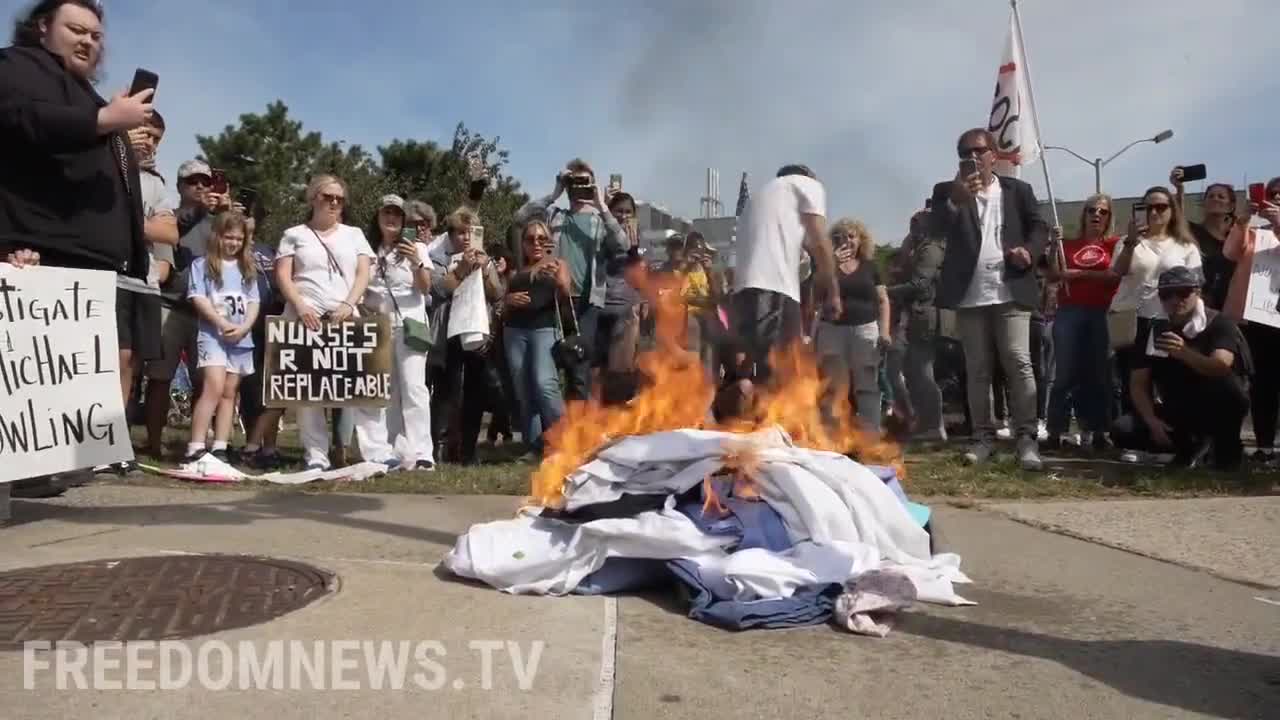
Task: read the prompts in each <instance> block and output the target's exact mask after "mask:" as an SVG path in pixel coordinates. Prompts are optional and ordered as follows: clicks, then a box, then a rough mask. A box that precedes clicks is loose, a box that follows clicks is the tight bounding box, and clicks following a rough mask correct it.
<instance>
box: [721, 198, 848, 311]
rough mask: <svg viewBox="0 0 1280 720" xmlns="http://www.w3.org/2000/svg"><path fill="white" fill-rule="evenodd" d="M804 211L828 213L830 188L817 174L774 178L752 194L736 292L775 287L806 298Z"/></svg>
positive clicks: (741, 236) (742, 232)
mask: <svg viewBox="0 0 1280 720" xmlns="http://www.w3.org/2000/svg"><path fill="white" fill-rule="evenodd" d="M802 214H804V215H820V216H822V217H826V215H827V191H826V190H825V189H824V188H823V187H822V183H820V182H818V181H817V180H814V179H813V178H810V177H805V176H803V175H788V176H786V177H780V178H774V179H773V180H770V181H769V182H768V183H766V184H765V186H764V187H763V188H761V189H760V192H759V193H757V194H754V195H752V196H751V199H750V201H748V204H747V209H746V212H745V213H744V214H743V217H742V221H741V223H740V225H739V227H738V248H737V253H738V261H737V268H736V269H735V270H734V278H735V285H734V290H746V289H748V288H756V289H759V290H772V291H773V292H777V293H781V294H783V295H786V296H787V297H789V298H791V299H792V300H795V301H796V302H800V259H801V258H802V257H803V256H804V240H805V237H804V236H805V232H804V224H803V223H802V222H801V221H800V216H801V215H802Z"/></svg>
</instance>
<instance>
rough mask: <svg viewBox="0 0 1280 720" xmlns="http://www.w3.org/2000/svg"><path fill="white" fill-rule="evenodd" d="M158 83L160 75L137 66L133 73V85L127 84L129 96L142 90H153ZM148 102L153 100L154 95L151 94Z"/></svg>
mask: <svg viewBox="0 0 1280 720" xmlns="http://www.w3.org/2000/svg"><path fill="white" fill-rule="evenodd" d="M159 84H160V76H159V75H157V74H155V73H153V72H151V71H150V70H143V69H142V68H138V69H137V70H135V71H134V73H133V85H130V86H129V96H130V97H132V96H134V95H137V94H138V93H140V92H142V91H143V90H154V89H156V86H157V85H159ZM150 102H155V95H152V96H151V100H150Z"/></svg>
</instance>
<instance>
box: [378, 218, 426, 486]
mask: <svg viewBox="0 0 1280 720" xmlns="http://www.w3.org/2000/svg"><path fill="white" fill-rule="evenodd" d="M369 236H370V237H376V238H378V247H377V250H376V257H375V258H374V260H373V273H372V277H370V278H369V289H368V292H366V293H365V297H364V305H365V307H366V308H367V309H368V310H369V311H370V312H371V313H382V314H384V315H388V316H390V318H391V342H392V345H391V347H392V358H393V363H392V367H391V402H390V403H389V405H388V407H387V408H385V410H383V411H381V412H379V413H378V415H379V418H378V421H379V422H385V423H386V426H387V436H388V438H389V439H390V442H391V444H392V446H393V447H394V448H395V451H396V454H397V455H398V456H399V457H400V458H401V461H402V462H403V463H404V464H406V465H408V466H410V467H412V468H414V469H417V470H434V469H435V457H434V453H433V451H432V443H431V392H430V390H428V389H427V381H426V378H427V353H426V349H425V348H424V346H423V345H422V342H423V338H425V337H426V335H425V334H424V333H427V334H429V332H430V331H429V328H428V326H427V322H428V318H427V300H426V298H427V293H428V292H430V291H431V263H430V262H429V261H428V260H427V246H426V245H425V244H424V243H422V242H419V241H418V233H417V230H416V229H414V228H407V227H405V203H404V199H403V198H401V197H400V196H398V195H385V196H383V198H382V202H381V203H380V205H379V208H378V212H377V213H376V214H375V215H374V217H373V222H372V223H371V225H370V228H369Z"/></svg>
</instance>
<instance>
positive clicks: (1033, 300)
mask: <svg viewBox="0 0 1280 720" xmlns="http://www.w3.org/2000/svg"><path fill="white" fill-rule="evenodd" d="M956 150H957V152H958V153H959V155H960V161H961V171H960V172H959V173H957V174H956V178H955V179H954V180H951V181H948V182H943V183H938V184H937V185H935V186H934V188H933V201H932V211H931V213H930V218H929V225H930V227H929V235H930V236H933V237H944V238H946V240H947V247H946V251H945V254H944V256H943V261H942V272H941V275H940V278H939V282H938V299H937V304H938V307H939V308H943V309H953V310H955V311H956V330H957V332H958V334H959V335H960V343H961V345H963V346H964V355H965V371H966V374H967V376H968V387H967V394H968V399H969V411H970V414H971V415H972V417H973V434H974V444H973V446H972V447H971V448H970V450H969V451H968V452H967V453H966V454H965V460H966V461H967V462H969V463H980V462H985V461H986V460H987V459H988V458H989V457H991V453H992V450H993V446H994V443H995V418H994V416H993V415H992V408H991V378H992V375H993V371H994V368H995V362H996V360H997V359H998V360H999V362H1000V366H1001V367H1002V368H1003V369H1004V374H1005V377H1006V378H1008V387H1009V395H1010V406H1011V409H1012V411H1013V413H1012V414H1013V421H1014V423H1015V426H1016V429H1017V435H1018V462H1019V463H1020V464H1021V465H1022V467H1023V468H1024V469H1027V470H1039V469H1041V468H1042V467H1043V463H1042V462H1041V460H1040V451H1039V444H1038V442H1037V440H1036V435H1037V431H1038V427H1037V425H1038V423H1037V419H1036V415H1037V413H1036V381H1035V374H1034V371H1033V369H1032V365H1031V340H1030V335H1031V311H1032V309H1034V308H1036V307H1037V306H1038V304H1039V302H1040V286H1039V281H1038V280H1037V279H1036V274H1035V265H1036V262H1037V261H1038V260H1039V259H1040V257H1041V256H1042V255H1043V254H1044V250H1045V245H1046V244H1047V243H1048V239H1049V226H1048V225H1047V224H1046V223H1045V222H1044V220H1042V219H1041V218H1040V214H1039V211H1038V210H1037V208H1036V197H1035V191H1034V190H1032V188H1031V186H1030V185H1028V184H1027V183H1025V182H1023V181H1021V180H1017V179H1014V178H1009V177H1000V176H998V175H996V174H995V162H996V159H997V145H996V139H995V136H994V135H992V133H991V132H990V131H988V130H986V129H985V128H974V129H972V130H968V131H966V132H965V133H964V134H962V135H961V136H960V140H959V142H958V143H957V145H956ZM969 161H972V165H969Z"/></svg>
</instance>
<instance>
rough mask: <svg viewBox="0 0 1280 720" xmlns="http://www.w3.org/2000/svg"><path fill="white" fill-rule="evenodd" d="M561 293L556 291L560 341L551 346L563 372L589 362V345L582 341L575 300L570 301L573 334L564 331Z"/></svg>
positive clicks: (552, 354)
mask: <svg viewBox="0 0 1280 720" xmlns="http://www.w3.org/2000/svg"><path fill="white" fill-rule="evenodd" d="M560 315H561V312H560V292H559V291H558V290H557V291H556V331H557V332H558V333H559V334H560V339H559V340H557V341H556V344H555V345H552V346H551V357H552V359H554V360H555V363H556V365H557V366H559V367H560V368H561V369H562V370H569V369H571V368H574V367H577V366H579V365H581V364H582V363H584V362H586V361H587V345H586V343H585V342H583V340H582V335H581V332H580V329H579V327H578V315H577V313H576V312H575V311H574V309H573V300H570V301H569V317H571V318H573V334H572V335H570V334H568V333H566V332H565V331H564V325H563V324H562V322H561V319H560Z"/></svg>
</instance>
